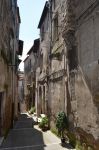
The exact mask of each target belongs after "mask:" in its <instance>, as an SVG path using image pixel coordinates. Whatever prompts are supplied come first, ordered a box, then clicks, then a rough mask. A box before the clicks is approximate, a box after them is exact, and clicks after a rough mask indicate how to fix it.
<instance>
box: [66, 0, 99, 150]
mask: <svg viewBox="0 0 99 150" xmlns="http://www.w3.org/2000/svg"><path fill="white" fill-rule="evenodd" d="M74 6H75V7H74ZM98 10H99V6H98V1H95V0H92V1H89V0H88V1H77V0H75V1H74V2H72V1H71V0H69V1H67V13H66V16H65V19H64V26H65V28H64V32H63V37H64V40H65V44H66V47H67V59H68V68H69V70H68V72H69V74H68V83H69V84H68V88H69V95H70V96H69V98H70V99H69V100H70V104H71V107H70V108H71V110H70V112H69V115H68V117H69V121H70V124H72V126H71V129H72V130H73V129H74V131H75V132H76V134H77V137H79V139H80V140H81V141H82V142H85V143H87V146H88V145H91V146H92V147H93V149H95V150H96V149H97V150H98V149H99V144H98V141H99V117H98V115H99V97H98V92H99V86H98V84H99V82H98V74H99V71H98V70H99V66H98V56H99V51H98V49H99V44H98V39H99V38H98V37H99V33H98V26H99V19H98ZM70 41H72V42H70ZM72 54H73V58H75V59H71V58H72ZM75 60H76V61H75Z"/></svg>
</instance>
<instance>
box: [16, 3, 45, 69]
mask: <svg viewBox="0 0 99 150" xmlns="http://www.w3.org/2000/svg"><path fill="white" fill-rule="evenodd" d="M45 1H46V0H18V6H19V9H20V17H21V24H20V36H19V39H20V40H23V41H24V48H23V55H22V60H24V58H25V57H26V54H27V52H28V51H29V49H30V48H31V47H32V45H33V41H34V40H35V39H37V38H39V29H37V27H38V23H39V20H40V17H41V14H42V11H43V8H44V5H45ZM19 68H20V70H23V63H21V64H20V66H19Z"/></svg>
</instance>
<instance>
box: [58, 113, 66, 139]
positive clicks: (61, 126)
mask: <svg viewBox="0 0 99 150" xmlns="http://www.w3.org/2000/svg"><path fill="white" fill-rule="evenodd" d="M56 128H57V129H58V133H59V135H60V137H62V138H63V137H64V131H65V129H68V120H67V117H66V115H65V112H63V111H62V112H59V113H58V114H57V116H56Z"/></svg>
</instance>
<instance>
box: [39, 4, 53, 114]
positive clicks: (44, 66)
mask: <svg viewBox="0 0 99 150" xmlns="http://www.w3.org/2000/svg"><path fill="white" fill-rule="evenodd" d="M48 7H49V4H48V2H45V6H44V9H43V12H42V15H41V18H40V21H39V24H38V28H39V29H40V47H39V61H38V64H39V66H38V67H39V68H37V72H38V75H37V76H38V77H37V78H38V79H37V80H38V81H37V82H38V86H37V90H38V100H37V101H38V103H37V105H38V109H37V114H38V115H40V114H42V113H46V114H48V88H49V87H48V73H49V72H48V71H49V53H50V26H49V25H50V22H49V21H50V16H49V8H48Z"/></svg>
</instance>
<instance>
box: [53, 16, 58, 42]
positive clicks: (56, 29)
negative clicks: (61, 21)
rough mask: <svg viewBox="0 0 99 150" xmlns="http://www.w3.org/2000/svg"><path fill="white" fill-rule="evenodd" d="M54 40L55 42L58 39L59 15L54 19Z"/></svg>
mask: <svg viewBox="0 0 99 150" xmlns="http://www.w3.org/2000/svg"><path fill="white" fill-rule="evenodd" d="M53 39H54V41H56V40H57V39H58V15H56V16H55V18H54V29H53Z"/></svg>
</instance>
